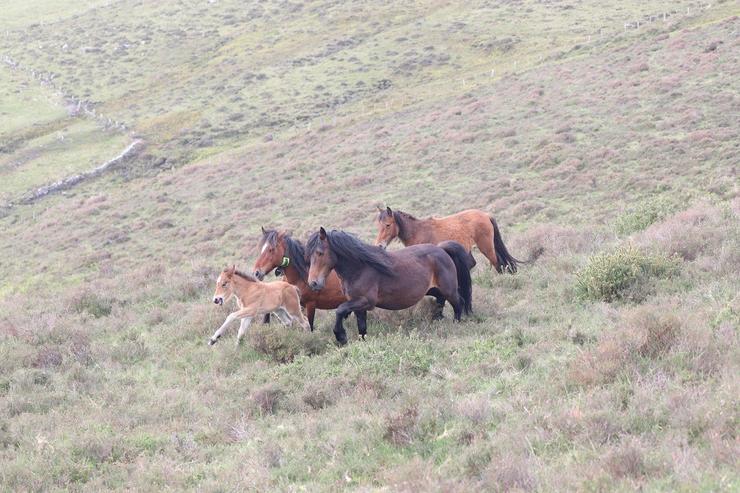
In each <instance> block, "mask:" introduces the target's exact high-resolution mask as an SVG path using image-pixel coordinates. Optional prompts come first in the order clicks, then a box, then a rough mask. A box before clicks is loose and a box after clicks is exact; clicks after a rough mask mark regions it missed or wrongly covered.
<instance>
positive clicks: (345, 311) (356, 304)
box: [334, 298, 373, 346]
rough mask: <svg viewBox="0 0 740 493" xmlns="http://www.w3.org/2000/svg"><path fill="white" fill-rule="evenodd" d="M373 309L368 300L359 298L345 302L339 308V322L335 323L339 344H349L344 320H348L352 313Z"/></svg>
mask: <svg viewBox="0 0 740 493" xmlns="http://www.w3.org/2000/svg"><path fill="white" fill-rule="evenodd" d="M371 308H373V305H372V304H371V303H370V302H369V301H368V299H367V298H357V299H353V300H349V301H345V302H344V303H342V304H341V305H339V306H338V307H337V312H336V313H337V320H336V322H335V323H334V337H336V338H337V342H339V344H341V345H342V346H344V345H345V344H347V331H345V330H344V325H343V324H342V320H344V319H345V318H347V317H348V316H349V314H350V313H352V312H355V313H356V312H358V311H367V310H369V309H371ZM366 331H367V329H366Z"/></svg>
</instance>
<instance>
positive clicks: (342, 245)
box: [306, 230, 395, 276]
mask: <svg viewBox="0 0 740 493" xmlns="http://www.w3.org/2000/svg"><path fill="white" fill-rule="evenodd" d="M326 238H327V240H328V242H329V247H330V248H331V251H332V252H334V255H336V256H337V258H343V259H346V260H349V261H350V262H355V263H357V262H359V263H362V264H364V265H367V266H369V267H372V268H373V269H375V270H376V271H378V272H379V273H381V274H383V275H386V276H394V275H395V272H394V271H393V264H392V262H391V257H390V255H389V254H388V252H386V251H385V250H384V249H382V248H380V247H377V246H373V245H368V244H367V243H365V242H363V241H361V240H360V239H359V238H357V237H356V236H355V235H353V234H350V233H347V232H345V231H337V230H333V231H329V232H327V233H326ZM319 241H320V240H319V233H318V232H316V233H314V234H312V235H311V237H310V238H309V239H308V242H307V243H306V255H307V256H309V257H310V256H311V255H312V254H313V252H314V251H316V249H317V248H318V246H319Z"/></svg>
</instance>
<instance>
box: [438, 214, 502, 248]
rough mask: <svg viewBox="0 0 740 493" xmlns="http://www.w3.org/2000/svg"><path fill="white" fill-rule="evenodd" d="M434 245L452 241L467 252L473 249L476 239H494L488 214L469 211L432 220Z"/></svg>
mask: <svg viewBox="0 0 740 493" xmlns="http://www.w3.org/2000/svg"><path fill="white" fill-rule="evenodd" d="M430 223H431V227H432V229H433V231H434V235H433V239H434V243H440V242H442V241H447V240H452V241H456V242H458V243H460V244H461V245H462V246H463V247H465V249H466V250H467V251H470V250H471V249H472V248H473V245H475V243H476V239H477V238H479V237H481V236H485V237H488V238H492V237H493V226H492V225H491V219H490V217H489V215H488V214H486V213H485V212H483V211H481V210H479V209H468V210H465V211H462V212H458V213H456V214H452V215H450V216H445V217H441V218H432V219H431V220H430Z"/></svg>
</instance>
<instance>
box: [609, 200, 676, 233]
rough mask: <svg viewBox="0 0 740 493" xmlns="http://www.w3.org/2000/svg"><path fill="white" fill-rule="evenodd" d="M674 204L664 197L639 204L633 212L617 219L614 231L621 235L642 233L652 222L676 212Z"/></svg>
mask: <svg viewBox="0 0 740 493" xmlns="http://www.w3.org/2000/svg"><path fill="white" fill-rule="evenodd" d="M676 209H677V207H676V204H675V203H674V202H672V201H671V200H669V199H667V198H666V197H653V198H651V199H648V200H646V201H644V202H642V203H640V204H639V205H638V206H637V207H636V208H635V209H634V210H632V211H630V212H627V213H624V214H622V215H621V216H619V218H617V223H616V226H615V228H616V230H617V233H619V234H621V235H628V234H630V233H634V232H636V231H642V230H643V229H645V228H647V227H648V226H650V225H651V224H653V223H654V222H656V221H658V220H660V219H663V218H665V217H667V216H669V215H671V214H673V213H674V212H676Z"/></svg>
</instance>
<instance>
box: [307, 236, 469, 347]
mask: <svg viewBox="0 0 740 493" xmlns="http://www.w3.org/2000/svg"><path fill="white" fill-rule="evenodd" d="M307 253H308V255H309V257H310V259H311V264H310V267H309V272H308V285H309V287H310V288H311V289H313V290H315V291H319V290H321V289H322V288H323V287H324V286H325V285H326V282H327V279H328V278H329V274H330V273H331V272H332V270H334V271H336V273H337V275H338V276H339V278H340V279H341V280H342V289H343V291H344V293H345V294H346V295H347V298H349V300H348V301H345V302H344V303H342V304H341V305H339V307H337V312H336V315H337V318H336V322H335V324H334V335H335V336H336V338H337V341H338V342H339V343H340V344H346V343H347V333H346V332H345V330H344V326H343V324H342V321H343V320H344V319H345V318H346V317H347V316H348V315H349V314H350V313H351V312H353V311H354V312H357V311H358V310H360V311H367V310H372V309H374V308H375V307H379V308H384V309H386V310H403V309H404V308H409V307H411V306H413V305H415V304H416V303H417V302H418V301H419V300H420V299H422V298H423V297H424V296H425V295H427V294H429V295H431V296H434V297H435V298H436V299H437V304H438V305H440V306H444V303H445V301H448V302H449V303H450V304H451V305H452V308H453V310H454V312H455V320H456V321H459V320H460V316H461V315H462V313H463V311H469V310H470V309H471V304H472V301H471V297H472V281H471V279H470V269H469V267H468V266H469V265H470V264H469V257H470V254H469V253H468V252H467V251H465V248H464V247H463V246H462V245H460V244H459V243H456V242H453V241H449V242H444V243H443V244H442V245H440V246H437V245H430V244H424V245H414V246H410V247H408V248H403V249H401V250H397V251H392V252H389V251H386V250H384V249H382V248H380V247H377V246H372V245H368V244H367V243H363V242H362V241H360V240H359V239H358V238H357V237H355V236H354V235H351V234H348V233H345V232H344V231H331V232H327V231H326V230H325V229H324V228H321V229H320V230H319V231H318V232H317V233H314V234H313V235H312V236H311V238H310V239H309V240H308V245H307ZM366 333H367V331H366V330H361V331H360V337H361V338H363V339H364V338H365V334H366Z"/></svg>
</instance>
